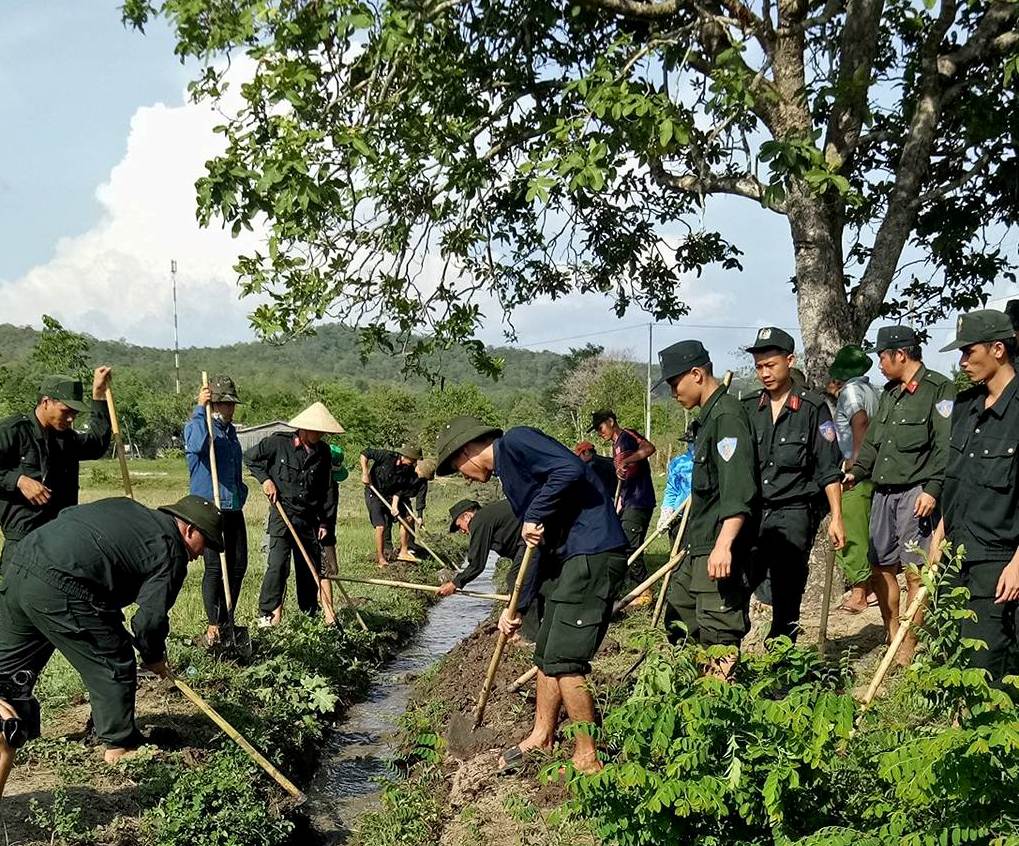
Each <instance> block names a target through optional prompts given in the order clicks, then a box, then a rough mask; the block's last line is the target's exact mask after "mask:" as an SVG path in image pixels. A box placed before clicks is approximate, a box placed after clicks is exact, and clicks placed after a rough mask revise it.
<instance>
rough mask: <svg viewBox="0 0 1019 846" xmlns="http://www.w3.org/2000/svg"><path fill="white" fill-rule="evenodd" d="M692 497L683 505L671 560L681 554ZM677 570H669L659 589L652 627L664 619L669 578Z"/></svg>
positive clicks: (652, 617) (656, 626)
mask: <svg viewBox="0 0 1019 846" xmlns="http://www.w3.org/2000/svg"><path fill="white" fill-rule="evenodd" d="M690 499H691V498H690V497H687V498H686V502H685V503H684V504H683V505H682V506H681V508H682V510H683V519H682V520H681V521H680V524H679V531H678V532H676V540H675V541H674V542H673V544H672V553H671V554H670V555H669V560H670V561H671V560H672V559H673V558H675V557H676V556H677V555H678V554H679V548H680V546H681V545H682V543H683V536H684V535H685V534H686V524H687V521H688V520H689V519H690ZM674 572H675V570H669V572H667V573H666V574H665V576H664V577H663V578H662V587H661V590H659V591H658V601H657V602H656V603H655V612H654V614H652V616H651V628H653V629H655V628H658V623H659V622H660V621H661V619H662V614H663V613H664V612H665V596H666V594H667V593H668V592H669V580H670V579H671V578H672V574H673V573H674Z"/></svg>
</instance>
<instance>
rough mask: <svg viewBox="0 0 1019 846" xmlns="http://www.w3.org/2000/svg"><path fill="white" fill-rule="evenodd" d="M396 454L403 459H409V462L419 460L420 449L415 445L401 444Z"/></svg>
mask: <svg viewBox="0 0 1019 846" xmlns="http://www.w3.org/2000/svg"><path fill="white" fill-rule="evenodd" d="M397 453H399V454H400V455H402V456H403V457H404V458H409V459H410V460H411V461H420V460H421V447H419V446H417V445H416V444H403V445H402V446H401V447H400V448H399V449H398V450H397Z"/></svg>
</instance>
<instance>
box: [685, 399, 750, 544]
mask: <svg viewBox="0 0 1019 846" xmlns="http://www.w3.org/2000/svg"><path fill="white" fill-rule="evenodd" d="M695 422H696V427H695V430H696V431H695V439H694V445H693V453H694V455H693V475H692V478H691V489H692V493H691V497H692V499H691V505H690V522H689V524H688V525H687V539H688V545H689V548H690V554H691V555H693V556H697V555H707V554H709V553H710V552H711V550H712V549H713V548H714V545H715V540H716V539H717V538H718V532H719V529H721V526H722V522H723V521H724V520H726V519H728V518H729V517H737V516H739V515H741V514H742V515H745V516H747V517H752V516H753V514H754V512H755V510H756V508H757V499H758V484H757V478H758V476H757V460H756V458H755V455H754V438H753V433H752V431H751V429H750V421H749V420H747V415H746V412H745V411H744V410H743V407H742V405H741V404H740V401H739V400H737V399H736V398H735V397H732V396H730V395H729V394H728V393H727V392H726V390H725V388H724V387H721V386H720V387H719V388H718V390H717V391H715V393H713V394H712V395H711V397H710V399H708V401H707V402H706V403H705V404H704V407H703V408H702V409H701V413H700V417H699V418H698V419H697V421H695ZM750 523H751V521H750V520H748V521H747V522H746V523H745V524H744V526H743V530H742V532H741V533H740V540H741V541H743V542H744V543H749V540H750V538H751V536H752V528H751V527H750V525H749V524H750Z"/></svg>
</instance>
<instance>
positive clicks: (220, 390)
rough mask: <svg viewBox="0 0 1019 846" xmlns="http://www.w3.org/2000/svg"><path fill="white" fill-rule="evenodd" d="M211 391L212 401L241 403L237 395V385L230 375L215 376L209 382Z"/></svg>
mask: <svg viewBox="0 0 1019 846" xmlns="http://www.w3.org/2000/svg"><path fill="white" fill-rule="evenodd" d="M209 391H210V392H211V394H212V396H211V397H210V400H211V401H212V402H232V403H234V404H235V405H240V404H241V401H240V399H238V397H237V386H236V385H235V384H234V380H233V379H231V378H230V377H229V376H214V377H213V378H212V381H211V382H209Z"/></svg>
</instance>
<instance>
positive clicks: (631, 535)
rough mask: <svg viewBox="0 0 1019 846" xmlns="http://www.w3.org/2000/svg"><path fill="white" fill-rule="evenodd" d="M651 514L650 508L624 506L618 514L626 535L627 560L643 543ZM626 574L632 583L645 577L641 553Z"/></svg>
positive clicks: (645, 570) (645, 572)
mask: <svg viewBox="0 0 1019 846" xmlns="http://www.w3.org/2000/svg"><path fill="white" fill-rule="evenodd" d="M652 514H654V510H653V509H650V508H624V509H623V513H622V514H620V515H619V522H620V523H622V524H623V533H624V534H625V535H626V558H627V560H629V558H630V556H631V555H633V553H635V552H636V551H637V549H638V548H639V547H640V545H641V544H642V543H644V538H646V537H647V530H648V526H650V525H651V516H652ZM627 575H628V576H629V578H630V580H631V581H632V582H633V583H634V584H640V583H641V582H642V581H644V579H646V578H647V568H646V567H645V566H644V554H643V553H641V554H640V556H639V557H638V558H637V560H636V561H634V562H633V563H632V564H631V565H630V568H629V570H628V572H627Z"/></svg>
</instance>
